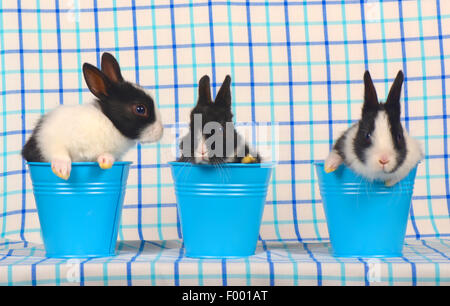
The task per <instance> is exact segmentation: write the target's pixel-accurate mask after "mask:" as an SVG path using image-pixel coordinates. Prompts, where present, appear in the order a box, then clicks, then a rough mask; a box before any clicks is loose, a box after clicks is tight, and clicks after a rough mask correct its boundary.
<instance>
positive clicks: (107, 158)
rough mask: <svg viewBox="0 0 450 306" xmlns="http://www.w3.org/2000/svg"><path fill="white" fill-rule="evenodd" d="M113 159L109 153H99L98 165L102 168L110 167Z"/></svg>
mask: <svg viewBox="0 0 450 306" xmlns="http://www.w3.org/2000/svg"><path fill="white" fill-rule="evenodd" d="M114 161H115V158H114V156H112V155H111V154H110V153H103V154H100V156H99V157H98V158H97V162H98V165H99V166H100V168H102V169H104V170H105V169H109V168H111V167H112V166H113V164H114Z"/></svg>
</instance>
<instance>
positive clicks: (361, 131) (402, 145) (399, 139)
mask: <svg viewBox="0 0 450 306" xmlns="http://www.w3.org/2000/svg"><path fill="white" fill-rule="evenodd" d="M402 83H403V72H402V71H399V72H398V74H397V77H396V78H395V81H394V83H393V85H392V87H391V89H390V91H389V95H388V98H387V100H386V103H379V102H378V98H377V94H376V91H375V87H374V85H373V81H372V78H371V77H370V74H369V72H368V71H366V72H365V74H364V88H365V92H364V105H363V110H362V118H361V120H360V121H359V122H358V131H357V133H356V137H355V139H354V141H353V149H354V151H355V154H356V156H357V157H358V159H359V160H360V161H361V162H363V163H364V162H365V152H366V150H367V149H368V148H369V147H370V146H371V145H372V142H371V134H372V133H373V130H374V128H375V119H376V117H377V116H378V114H379V112H380V111H385V112H386V114H387V116H388V121H389V125H390V132H391V136H392V139H393V143H394V147H395V150H396V152H397V161H396V162H397V163H396V166H395V168H394V169H393V170H392V171H391V172H394V171H396V170H397V169H398V167H400V166H401V165H402V163H403V162H404V160H405V158H406V154H407V149H406V142H405V138H404V135H403V127H402V125H401V122H400V111H401V108H400V95H401V88H402ZM338 142H339V141H338ZM336 144H337V145H338V143H336ZM337 147H338V148H339V145H338V146H337Z"/></svg>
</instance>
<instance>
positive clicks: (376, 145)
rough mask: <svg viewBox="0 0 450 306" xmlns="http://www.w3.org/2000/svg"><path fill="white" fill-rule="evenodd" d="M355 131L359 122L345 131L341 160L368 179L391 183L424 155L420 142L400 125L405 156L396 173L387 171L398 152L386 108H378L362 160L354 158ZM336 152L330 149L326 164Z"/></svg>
mask: <svg viewBox="0 0 450 306" xmlns="http://www.w3.org/2000/svg"><path fill="white" fill-rule="evenodd" d="M357 131H358V123H356V124H354V125H352V126H351V127H350V128H349V129H348V131H347V134H346V136H345V139H344V145H343V153H344V156H345V161H344V162H345V163H346V164H347V166H349V167H350V168H351V169H352V170H353V171H355V172H356V173H359V174H360V175H362V176H364V177H365V178H367V179H369V180H382V181H384V182H386V185H390V186H392V185H394V184H396V183H397V182H398V181H400V180H402V179H403V178H404V177H405V176H406V175H407V174H408V173H409V171H410V170H411V169H412V168H413V167H415V166H416V165H417V163H418V162H419V161H420V160H421V159H422V158H423V153H422V149H421V147H420V145H419V143H418V142H417V140H415V139H414V138H412V137H410V136H409V135H408V133H407V131H406V130H405V128H403V135H404V138H405V142H406V148H407V153H406V157H405V160H404V161H403V163H402V164H401V165H400V167H398V169H397V170H395V172H392V173H391V172H390V171H392V170H393V169H394V168H395V166H396V156H397V152H396V151H395V148H394V144H393V139H392V135H391V132H390V126H389V121H388V118H387V114H386V113H385V111H379V113H378V115H377V117H376V118H375V128H374V131H373V133H372V136H371V142H372V144H371V146H370V147H369V148H368V149H367V150H366V156H365V157H366V160H365V162H364V163H362V162H361V161H360V160H359V159H358V158H357V156H356V154H355V152H354V148H353V140H354V138H355V136H356V133H357ZM335 155H337V153H336V152H335V151H332V152H331V153H330V155H329V157H328V158H327V161H326V162H325V164H326V165H327V164H330V163H331V161H332V159H333V156H335ZM382 158H387V160H388V161H389V162H388V163H387V164H385V165H384V166H383V165H382V164H381V163H380V162H379V160H380V159H382Z"/></svg>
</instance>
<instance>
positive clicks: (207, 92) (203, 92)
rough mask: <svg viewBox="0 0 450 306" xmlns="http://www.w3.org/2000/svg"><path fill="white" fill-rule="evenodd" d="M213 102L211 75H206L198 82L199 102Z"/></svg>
mask: <svg viewBox="0 0 450 306" xmlns="http://www.w3.org/2000/svg"><path fill="white" fill-rule="evenodd" d="M207 103H212V100H211V87H210V84H209V76H207V75H204V76H203V77H202V78H201V79H200V81H199V82H198V102H197V104H207Z"/></svg>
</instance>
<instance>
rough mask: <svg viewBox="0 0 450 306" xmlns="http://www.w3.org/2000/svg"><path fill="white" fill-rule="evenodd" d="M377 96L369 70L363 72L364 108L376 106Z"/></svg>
mask: <svg viewBox="0 0 450 306" xmlns="http://www.w3.org/2000/svg"><path fill="white" fill-rule="evenodd" d="M378 104H379V102H378V96H377V91H376V90H375V86H374V85H373V81H372V78H371V77H370V73H369V71H366V72H365V73H364V106H363V112H364V110H365V109H369V108H378Z"/></svg>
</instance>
